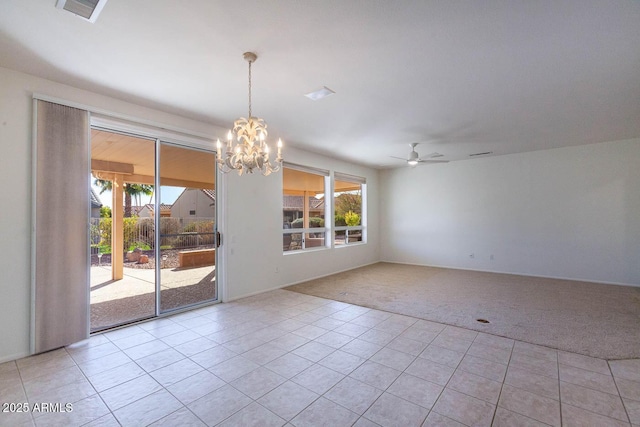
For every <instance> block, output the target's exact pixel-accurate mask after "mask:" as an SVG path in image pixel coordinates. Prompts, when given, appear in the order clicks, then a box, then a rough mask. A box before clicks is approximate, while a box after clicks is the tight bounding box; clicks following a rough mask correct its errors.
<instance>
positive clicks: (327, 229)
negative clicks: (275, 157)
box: [282, 162, 333, 255]
mask: <svg viewBox="0 0 640 427" xmlns="http://www.w3.org/2000/svg"><path fill="white" fill-rule="evenodd" d="M282 169H283V188H282V196H283V197H284V196H286V195H300V196H302V200H303V202H302V209H303V218H305V216H307V217H308V218H310V216H309V206H308V205H309V200H310V198H309V196H308V194H305V193H307V191H305V190H289V193H287V190H286V189H285V188H284V187H285V186H284V169H291V170H295V171H298V172H303V173H307V174H312V175H318V176H320V177H322V178H323V179H324V184H323V186H324V194H325V197H323V199H324V200H323V202H324V203H323V204H324V227H303V228H284V205H283V207H282V215H283V216H282V220H283V221H282V222H283V228H282V236H283V241H284V237H285V236H287V235H293V234H300V235H301V239H300V247H299V248H296V249H288V250H285V248H284V243H283V249H282V253H283V254H284V255H291V254H296V253H306V252H312V251H318V250H324V249H329V248H331V246H332V244H333V242H332V241H331V237H332V236H333V234H332V233H333V232H332V228H333V221H332V220H330V221H327V216H328V215H327V213H330V212H333V211H332V206H331V205H330V200H328V199H327V197H326V195H327V194H331V192H330V189H331V179H330V176H331V174H330V171H328V170H325V169H320V168H314V167H310V166H304V165H299V164H295V163H289V162H284V164H283V165H282ZM294 193H299V194H294ZM306 222H307V223H308V219H307V221H306ZM314 233H322V234H323V235H324V243H323V244H320V245H313V246H310V247H308V246H307V245H308V242H307V239H309V237H307V236H308V235H309V234H314Z"/></svg>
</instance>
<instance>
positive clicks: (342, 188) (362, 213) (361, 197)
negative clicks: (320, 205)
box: [333, 172, 367, 246]
mask: <svg viewBox="0 0 640 427" xmlns="http://www.w3.org/2000/svg"><path fill="white" fill-rule="evenodd" d="M366 186H367V185H366V180H365V179H364V178H361V177H358V176H353V175H347V174H343V173H338V172H336V173H335V174H334V186H333V191H334V192H333V206H334V225H335V228H334V244H335V245H336V246H342V245H349V244H352V243H361V242H366V222H367V221H366V219H367V218H366V197H365V196H366V194H365V192H366Z"/></svg>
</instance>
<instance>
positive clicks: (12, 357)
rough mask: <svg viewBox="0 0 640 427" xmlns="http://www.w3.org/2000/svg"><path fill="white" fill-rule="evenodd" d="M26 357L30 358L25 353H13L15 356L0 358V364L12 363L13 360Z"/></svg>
mask: <svg viewBox="0 0 640 427" xmlns="http://www.w3.org/2000/svg"><path fill="white" fill-rule="evenodd" d="M27 356H31V355H30V354H29V353H28V352H26V353H15V354H10V355H8V356H2V357H0V364H2V363H5V362H12V361H14V360H18V359H22V358H23V357H27Z"/></svg>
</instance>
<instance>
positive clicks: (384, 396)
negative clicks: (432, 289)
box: [0, 290, 640, 427]
mask: <svg viewBox="0 0 640 427" xmlns="http://www.w3.org/2000/svg"><path fill="white" fill-rule="evenodd" d="M0 401H1V402H2V404H3V408H2V409H7V410H15V409H16V405H13V406H7V405H6V404H9V403H13V404H17V405H18V407H20V408H22V409H29V410H30V411H31V412H28V413H25V412H0V425H2V426H12V427H13V426H21V425H37V426H58V425H59V426H73V425H88V426H118V425H123V426H145V425H153V426H205V425H208V426H214V425H220V426H283V425H286V426H332V427H339V426H358V427H364V426H398V427H404V426H492V425H493V426H508V427H513V426H545V425H551V426H560V425H563V426H598V427H600V426H631V425H633V426H640V360H624V361H610V362H607V361H605V360H600V359H593V358H590V357H586V356H581V355H578V354H572V353H566V352H561V351H557V350H554V349H550V348H545V347H540V346H536V345H532V344H527V343H524V342H520V341H514V340H511V339H506V338H501V337H496V336H492V335H488V334H483V333H478V332H475V331H470V330H465V329H461V328H456V327H451V326H445V325H442V324H437V323H432V322H428V321H425V320H419V319H415V318H411V317H407V316H401V315H397V314H391V313H386V312H382V311H377V310H370V309H367V308H363V307H358V306H354V305H350V304H345V303H342V302H337V301H331V300H327V299H322V298H317V297H312V296H308V295H302V294H298V293H295V292H290V291H284V290H278V291H273V292H269V293H266V294H262V295H258V296H255V297H251V298H246V299H243V300H239V301H236V302H233V303H228V304H219V305H214V306H209V307H205V308H200V309H197V310H193V311H190V312H186V313H181V314H178V315H175V316H172V317H168V318H163V319H157V320H153V321H150V322H147V323H143V324H139V325H135V326H129V327H126V328H123V329H119V330H115V331H111V332H107V333H104V334H100V335H95V336H93V337H92V338H91V339H89V340H87V341H85V342H81V343H78V344H75V345H72V346H69V347H67V348H64V349H59V350H55V351H52V352H49V353H46V354H41V355H37V356H33V357H29V358H25V359H20V360H17V361H15V362H8V363H4V364H0ZM23 403H27V404H26V405H24V404H23ZM42 403H50V404H61V406H62V407H63V408H65V406H64V405H65V404H71V405H70V408H72V411H71V412H61V411H58V412H53V413H51V412H47V411H45V410H43V407H44V406H43V405H42ZM37 404H38V405H39V406H36V405H37ZM38 409H39V411H36V410H38ZM44 409H47V407H44ZM49 409H59V408H55V407H51V406H50V407H49Z"/></svg>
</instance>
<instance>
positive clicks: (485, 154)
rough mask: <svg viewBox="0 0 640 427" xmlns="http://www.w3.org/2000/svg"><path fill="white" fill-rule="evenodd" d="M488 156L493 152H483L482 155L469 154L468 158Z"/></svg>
mask: <svg viewBox="0 0 640 427" xmlns="http://www.w3.org/2000/svg"><path fill="white" fill-rule="evenodd" d="M489 154H493V151H485V152H484V153H473V154H469V157H476V156H488V155H489Z"/></svg>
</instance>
